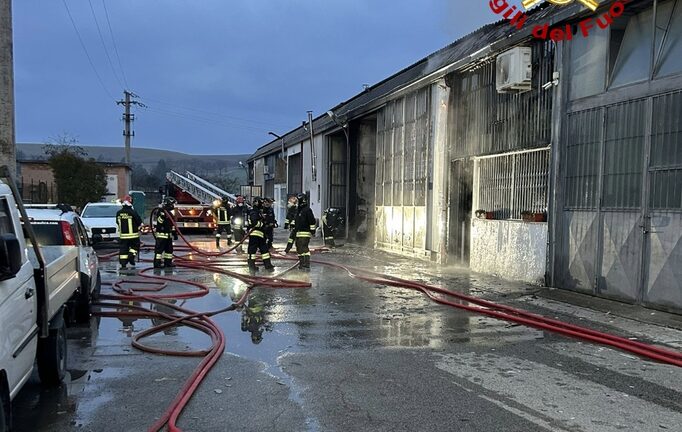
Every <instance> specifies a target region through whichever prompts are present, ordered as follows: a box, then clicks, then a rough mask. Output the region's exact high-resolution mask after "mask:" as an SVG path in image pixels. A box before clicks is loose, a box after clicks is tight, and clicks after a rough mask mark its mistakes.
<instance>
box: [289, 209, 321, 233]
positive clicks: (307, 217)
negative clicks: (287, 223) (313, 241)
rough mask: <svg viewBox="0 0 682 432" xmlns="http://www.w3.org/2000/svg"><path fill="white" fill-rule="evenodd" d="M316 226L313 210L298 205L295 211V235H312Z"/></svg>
mask: <svg viewBox="0 0 682 432" xmlns="http://www.w3.org/2000/svg"><path fill="white" fill-rule="evenodd" d="M316 228H317V220H315V215H314V214H313V210H312V209H311V208H310V207H308V206H305V207H299V208H298V212H297V213H296V219H295V221H294V231H296V237H297V238H301V237H312V236H313V234H315V229H316Z"/></svg>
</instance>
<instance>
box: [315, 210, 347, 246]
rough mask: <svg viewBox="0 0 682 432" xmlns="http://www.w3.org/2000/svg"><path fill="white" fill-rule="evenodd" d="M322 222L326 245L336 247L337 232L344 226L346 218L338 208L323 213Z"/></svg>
mask: <svg viewBox="0 0 682 432" xmlns="http://www.w3.org/2000/svg"><path fill="white" fill-rule="evenodd" d="M320 219H321V221H322V232H323V235H324V245H325V246H329V247H336V243H335V242H334V238H335V237H336V234H337V231H338V230H339V228H341V226H342V225H343V220H344V217H343V215H342V214H341V209H339V208H337V207H330V208H328V209H327V210H325V211H324V213H322V217H321V218H320Z"/></svg>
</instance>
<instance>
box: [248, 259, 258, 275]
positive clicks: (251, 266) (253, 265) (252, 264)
mask: <svg viewBox="0 0 682 432" xmlns="http://www.w3.org/2000/svg"><path fill="white" fill-rule="evenodd" d="M247 263H248V264H249V271H250V272H251V273H256V272H257V271H258V267H257V266H256V260H254V259H251V258H249V260H248V261H247Z"/></svg>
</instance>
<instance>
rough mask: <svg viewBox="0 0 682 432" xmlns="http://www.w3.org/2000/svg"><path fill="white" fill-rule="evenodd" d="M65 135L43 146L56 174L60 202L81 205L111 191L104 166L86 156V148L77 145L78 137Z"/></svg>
mask: <svg viewBox="0 0 682 432" xmlns="http://www.w3.org/2000/svg"><path fill="white" fill-rule="evenodd" d="M61 138H64V136H62V137H61ZM61 138H60V139H59V140H58V141H56V142H55V141H53V142H51V143H47V144H46V145H45V146H44V147H43V150H44V151H45V154H46V155H47V156H48V160H47V162H48V164H49V165H50V168H52V172H53V173H54V181H55V183H56V184H57V196H58V199H59V201H60V202H61V203H65V204H70V205H72V206H75V207H81V208H82V207H83V206H85V204H87V203H89V202H93V201H95V202H96V201H99V200H100V199H102V196H104V195H105V194H106V193H107V175H106V173H105V172H104V168H102V167H101V166H100V165H98V164H97V162H96V161H95V160H94V159H92V158H89V159H87V158H86V156H87V153H86V152H85V151H84V150H83V148H82V147H79V146H77V145H75V143H76V142H77V141H76V140H75V138H67V139H61Z"/></svg>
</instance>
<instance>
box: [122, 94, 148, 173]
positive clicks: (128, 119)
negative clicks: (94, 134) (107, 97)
mask: <svg viewBox="0 0 682 432" xmlns="http://www.w3.org/2000/svg"><path fill="white" fill-rule="evenodd" d="M123 96H124V99H123V100H120V101H118V102H116V104H117V105H123V108H124V112H123V122H124V123H125V129H124V130H123V140H124V145H125V162H126V164H128V165H130V162H131V159H130V138H132V137H134V136H135V131H134V130H133V129H132V126H133V122H134V121H135V114H131V113H130V106H131V105H138V106H141V107H143V108H144V107H145V105H144V104H143V103H141V102H139V101H136V100H132V98H136V97H138V96H137V95H136V94H135V93H133V92H131V91H128V90H124V91H123Z"/></svg>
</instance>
